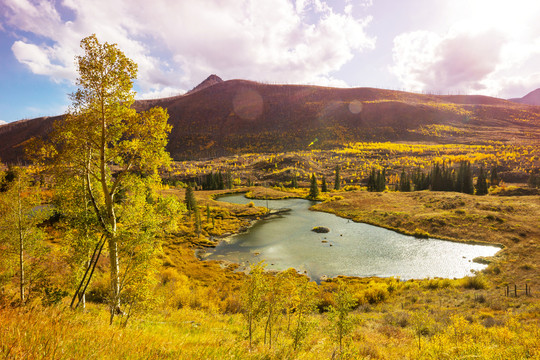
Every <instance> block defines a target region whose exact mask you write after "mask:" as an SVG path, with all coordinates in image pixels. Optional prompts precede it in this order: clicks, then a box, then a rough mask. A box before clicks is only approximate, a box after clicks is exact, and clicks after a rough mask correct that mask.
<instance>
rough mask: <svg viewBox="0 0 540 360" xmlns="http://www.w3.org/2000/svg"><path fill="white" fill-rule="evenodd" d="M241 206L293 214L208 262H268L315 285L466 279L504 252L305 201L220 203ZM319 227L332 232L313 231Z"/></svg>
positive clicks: (236, 198)
mask: <svg viewBox="0 0 540 360" xmlns="http://www.w3.org/2000/svg"><path fill="white" fill-rule="evenodd" d="M219 200H220V201H226V202H230V203H235V204H247V203H249V202H250V201H252V202H253V203H254V204H255V205H256V206H263V207H266V206H267V204H268V207H269V209H280V208H289V209H291V211H290V212H287V213H283V214H280V215H276V216H272V217H269V218H267V219H263V220H260V221H258V222H256V223H255V224H254V225H253V226H252V227H251V228H250V229H249V230H248V231H247V232H245V233H241V234H237V235H234V236H232V237H230V238H229V239H228V240H226V241H222V242H221V243H220V244H219V245H218V246H217V247H215V248H213V249H208V250H207V252H206V253H205V254H204V258H205V259H208V260H227V261H231V262H234V263H238V264H240V265H241V269H243V268H245V267H246V266H248V265H249V264H250V263H256V262H259V261H261V260H264V261H265V263H266V265H267V269H275V270H286V269H288V268H291V267H292V268H295V269H296V270H298V271H299V272H302V273H305V274H307V275H308V276H309V277H310V278H311V279H312V280H316V281H320V279H321V277H323V276H326V277H335V276H338V275H347V276H358V277H370V276H377V277H391V276H394V277H400V278H401V279H403V280H407V279H422V278H431V277H442V278H461V277H465V276H467V275H471V272H472V271H474V270H482V269H483V268H485V267H486V265H482V264H478V263H475V262H473V261H472V260H473V259H474V258H475V257H478V256H493V255H494V254H495V253H496V252H497V251H499V250H500V248H498V247H495V246H486V245H472V244H465V243H458V242H452V241H444V240H439V239H432V238H429V239H418V238H415V237H413V236H407V235H403V234H399V233H396V232H394V231H391V230H387V229H384V228H380V227H377V226H372V225H368V224H363V223H356V222H353V221H352V220H348V219H344V218H341V217H338V216H336V215H334V214H328V213H323V212H318V211H310V210H309V208H310V207H311V206H312V205H313V204H315V202H312V201H308V200H303V199H286V200H268V201H266V200H251V199H247V198H246V197H245V196H244V195H230V196H224V197H221V198H219ZM316 226H323V227H327V228H328V229H330V231H329V232H328V233H316V232H313V231H311V230H312V229H313V228H314V227H316Z"/></svg>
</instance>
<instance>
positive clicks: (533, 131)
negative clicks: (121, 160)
mask: <svg viewBox="0 0 540 360" xmlns="http://www.w3.org/2000/svg"><path fill="white" fill-rule="evenodd" d="M152 106H162V107H164V108H166V109H167V111H168V113H169V115H170V118H169V122H170V124H171V125H172V127H173V129H172V131H171V134H170V136H169V144H168V147H167V149H168V151H169V152H170V153H171V155H172V156H173V158H174V159H176V160H182V159H200V158H208V157H215V156H221V155H230V154H241V153H249V152H283V151H288V150H301V149H324V148H330V147H335V146H339V145H341V144H344V143H347V142H355V141H429V142H438V143H486V142H489V141H503V142H520V141H527V142H530V141H538V140H540V107H535V106H528V105H523V104H518V103H515V102H511V101H507V100H503V99H498V98H493V97H487V96H480V95H474V96H465V95H459V96H452V95H446V96H440V95H424V94H414V93H407V92H402V91H392V90H384V89H374V88H330V87H321V86H308V85H270V84H261V83H257V82H252V81H246V80H228V81H222V80H221V79H219V77H217V76H215V77H214V76H210V77H209V78H208V79H206V80H205V81H204V82H203V83H201V85H199V86H197V87H195V88H194V89H193V90H192V91H190V92H188V93H186V94H184V95H179V96H175V97H170V98H163V99H153V100H139V101H136V102H135V104H134V108H135V109H137V110H139V111H140V110H146V109H149V108H150V107H152ZM59 118H60V117H55V118H38V119H33V120H24V121H19V122H15V123H11V124H8V125H3V126H0V158H1V159H2V160H3V161H7V162H12V161H16V160H17V159H21V158H22V149H23V147H24V144H25V142H26V141H27V140H28V139H29V138H31V137H33V136H46V134H47V133H48V131H50V129H51V125H52V121H53V120H56V119H59ZM312 142H313V145H311V146H310V143H312Z"/></svg>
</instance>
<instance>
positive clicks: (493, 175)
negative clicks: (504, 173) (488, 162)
mask: <svg viewBox="0 0 540 360" xmlns="http://www.w3.org/2000/svg"><path fill="white" fill-rule="evenodd" d="M500 182H501V179H499V174H497V167H494V168H493V169H491V177H490V185H491V186H498V185H499V183H500Z"/></svg>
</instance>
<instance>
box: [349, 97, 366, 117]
mask: <svg viewBox="0 0 540 360" xmlns="http://www.w3.org/2000/svg"><path fill="white" fill-rule="evenodd" d="M362 107H363V105H362V102H361V101H358V100H353V101H351V102H350V103H349V111H350V112H352V113H353V114H359V113H360V112H362Z"/></svg>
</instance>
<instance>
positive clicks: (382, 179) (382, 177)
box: [377, 169, 386, 192]
mask: <svg viewBox="0 0 540 360" xmlns="http://www.w3.org/2000/svg"><path fill="white" fill-rule="evenodd" d="M385 189H386V169H383V170H382V171H381V172H378V174H377V191H379V192H381V191H384V190H385Z"/></svg>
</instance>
